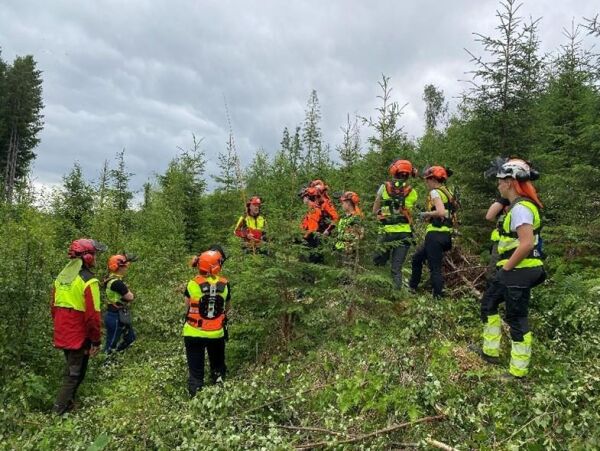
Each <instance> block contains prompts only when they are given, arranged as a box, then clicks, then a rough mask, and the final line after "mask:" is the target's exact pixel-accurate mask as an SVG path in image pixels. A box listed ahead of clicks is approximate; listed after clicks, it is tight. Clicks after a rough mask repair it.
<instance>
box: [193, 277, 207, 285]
mask: <svg viewBox="0 0 600 451" xmlns="http://www.w3.org/2000/svg"><path fill="white" fill-rule="evenodd" d="M194 282H196V283H197V284H198V285H202V284H205V283H207V280H206V278H205V277H204V276H201V275H197V276H196V277H194Z"/></svg>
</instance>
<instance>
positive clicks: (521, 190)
mask: <svg viewBox="0 0 600 451" xmlns="http://www.w3.org/2000/svg"><path fill="white" fill-rule="evenodd" d="M513 186H514V187H515V191H516V192H517V194H518V195H519V196H523V197H528V198H529V199H531V200H532V201H533V202H534V203H535V204H536V205H537V206H538V207H540V208H544V204H542V201H541V200H540V198H539V197H538V194H537V191H536V189H535V186H533V183H531V182H530V181H526V182H520V181H518V180H514V181H513Z"/></svg>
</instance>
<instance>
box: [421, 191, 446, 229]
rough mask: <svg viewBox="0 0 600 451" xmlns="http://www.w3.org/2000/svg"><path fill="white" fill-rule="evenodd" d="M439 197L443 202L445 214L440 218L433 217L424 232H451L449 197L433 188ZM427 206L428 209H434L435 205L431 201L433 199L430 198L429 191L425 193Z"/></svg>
mask: <svg viewBox="0 0 600 451" xmlns="http://www.w3.org/2000/svg"><path fill="white" fill-rule="evenodd" d="M435 190H436V191H437V192H438V194H439V195H440V198H441V199H442V203H443V204H444V209H445V210H446V216H445V217H444V218H443V219H442V218H433V219H432V220H431V222H430V223H429V225H428V226H427V229H426V232H452V218H451V211H450V209H451V208H452V205H451V203H450V199H448V196H446V193H445V192H444V191H442V190H441V189H439V188H436V189H435ZM427 206H428V208H429V211H435V205H434V203H433V199H431V192H430V193H429V194H428V195H427Z"/></svg>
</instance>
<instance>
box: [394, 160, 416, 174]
mask: <svg viewBox="0 0 600 451" xmlns="http://www.w3.org/2000/svg"><path fill="white" fill-rule="evenodd" d="M389 172H390V175H391V176H392V177H393V178H400V177H401V176H402V175H405V176H406V177H408V176H411V175H412V176H413V177H416V176H417V170H416V169H415V168H413V165H412V163H411V162H410V161H408V160H396V161H394V162H393V163H392V164H390V167H389Z"/></svg>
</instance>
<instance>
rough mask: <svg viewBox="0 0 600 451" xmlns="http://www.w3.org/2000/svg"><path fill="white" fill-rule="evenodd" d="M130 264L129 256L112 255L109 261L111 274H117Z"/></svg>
mask: <svg viewBox="0 0 600 451" xmlns="http://www.w3.org/2000/svg"><path fill="white" fill-rule="evenodd" d="M129 263H130V262H129V260H128V259H127V256H125V255H122V254H118V255H111V256H110V258H109V259H108V269H109V271H111V272H115V271H118V270H119V268H123V267H127V266H129Z"/></svg>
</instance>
